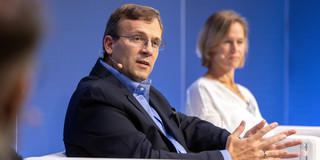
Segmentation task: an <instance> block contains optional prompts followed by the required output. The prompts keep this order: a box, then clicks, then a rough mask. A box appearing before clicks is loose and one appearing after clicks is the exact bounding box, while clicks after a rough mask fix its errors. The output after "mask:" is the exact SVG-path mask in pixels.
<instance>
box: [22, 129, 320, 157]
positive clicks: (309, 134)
mask: <svg viewBox="0 0 320 160" xmlns="http://www.w3.org/2000/svg"><path fill="white" fill-rule="evenodd" d="M288 129H296V130H297V134H296V135H293V136H290V137H288V138H287V140H293V139H302V140H303V143H304V144H306V145H307V152H306V153H307V156H308V160H320V127H308V126H278V127H277V128H276V129H275V130H274V132H275V133H279V132H282V131H286V130H288ZM288 151H289V152H299V151H300V146H295V147H291V148H289V149H288ZM24 160H125V159H116V158H71V157H66V156H65V154H64V152H58V153H54V154H50V155H46V156H42V157H29V158H25V159H24ZM135 160H139V159H135ZM290 160H299V158H295V159H290Z"/></svg>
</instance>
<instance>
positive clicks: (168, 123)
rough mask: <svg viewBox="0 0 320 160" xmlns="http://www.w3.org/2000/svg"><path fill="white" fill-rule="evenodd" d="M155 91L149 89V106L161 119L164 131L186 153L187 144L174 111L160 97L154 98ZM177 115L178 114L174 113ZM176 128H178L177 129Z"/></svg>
mask: <svg viewBox="0 0 320 160" xmlns="http://www.w3.org/2000/svg"><path fill="white" fill-rule="evenodd" d="M155 94H156V89H154V88H153V87H152V88H151V89H150V105H151V106H152V107H153V108H154V109H155V110H156V111H157V113H158V114H159V116H160V117H161V119H162V122H163V124H164V126H165V129H166V130H167V132H168V129H169V130H170V132H171V133H172V135H173V136H174V138H175V139H176V140H177V141H178V142H179V143H180V144H181V145H182V146H183V147H184V148H185V150H186V151H187V152H188V147H187V144H186V142H185V140H184V136H183V133H182V131H181V128H180V126H179V125H180V122H178V119H177V118H178V117H176V115H175V113H174V111H173V110H172V108H171V106H170V104H169V102H168V101H167V100H166V99H165V98H164V97H163V96H162V95H161V97H159V96H155ZM176 114H178V113H176ZM177 126H178V127H177Z"/></svg>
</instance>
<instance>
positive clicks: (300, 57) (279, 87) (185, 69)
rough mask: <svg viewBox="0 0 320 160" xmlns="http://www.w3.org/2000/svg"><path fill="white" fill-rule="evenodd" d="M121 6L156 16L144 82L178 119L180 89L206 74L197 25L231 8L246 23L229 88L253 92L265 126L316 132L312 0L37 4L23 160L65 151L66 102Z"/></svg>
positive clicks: (63, 0) (318, 33) (21, 138)
mask: <svg viewBox="0 0 320 160" xmlns="http://www.w3.org/2000/svg"><path fill="white" fill-rule="evenodd" d="M125 3H135V4H141V5H147V6H151V7H154V8H156V9H157V10H159V11H160V13H161V17H162V21H163V25H164V37H163V41H165V42H166V43H167V47H166V49H165V50H164V51H162V52H160V53H159V57H158V60H157V62H156V66H155V68H154V71H153V72H152V74H151V79H152V80H153V81H152V84H153V85H154V86H155V87H156V88H157V89H159V90H160V91H161V92H162V93H163V94H164V95H165V96H166V97H167V99H168V100H169V102H170V103H171V104H172V106H174V107H176V108H177V109H178V110H179V111H182V112H184V105H185V91H186V88H187V87H188V86H189V85H190V84H191V83H192V82H193V81H195V80H196V79H197V78H198V77H200V76H202V75H203V74H204V72H205V71H206V70H205V68H203V67H201V66H200V59H199V58H198V57H197V55H196V42H197V39H198V35H199V32H200V30H201V28H202V26H203V25H204V23H205V21H206V19H207V18H208V17H209V16H210V15H211V14H212V13H213V12H216V11H218V10H222V9H232V10H235V11H236V12H238V13H240V14H241V15H242V16H244V17H246V19H247V20H248V22H249V53H248V56H247V59H246V64H245V66H244V68H242V69H239V70H237V71H236V82H238V83H240V84H242V85H244V86H246V87H247V88H249V89H250V90H251V91H252V93H253V94H254V95H255V96H256V99H257V101H258V104H259V106H260V110H261V113H262V115H263V117H264V118H265V119H266V120H267V121H268V122H272V121H277V122H279V123H280V124H286V125H320V117H319V116H317V115H318V114H319V113H320V107H318V106H319V103H320V102H319V101H318V99H320V96H319V94H318V90H319V89H320V85H319V83H318V81H319V80H320V73H319V72H320V71H319V67H320V64H319V63H317V61H318V58H319V57H320V54H318V53H319V51H320V49H319V45H318V37H320V30H319V29H317V28H318V26H319V24H320V19H319V18H315V17H319V15H320V10H319V7H318V6H319V4H320V2H317V1H316V0H308V1H299V0H290V1H289V0H259V1H253V0H237V1H234V0H224V1H219V0H175V1H172V0H161V1H158V0H136V1H133V0H91V1H88V0H54V1H53V0H52V1H44V11H45V14H44V15H45V20H46V23H45V24H46V26H47V27H46V34H45V35H44V38H43V41H42V42H41V44H40V48H39V56H38V57H37V58H38V59H37V63H36V69H35V73H34V75H35V78H34V83H32V87H31V88H32V89H31V91H30V92H29V100H28V101H27V103H26V106H25V108H24V110H23V112H22V114H21V117H20V118H19V121H18V129H17V137H18V140H17V149H18V152H19V153H20V154H21V155H22V156H23V157H29V156H41V155H44V154H50V153H54V152H59V151H63V150H64V145H63V136H62V135H63V123H64V116H65V112H66V109H67V105H68V102H69V98H70V97H71V95H72V93H73V91H74V90H75V88H76V85H77V83H78V82H79V80H80V79H81V78H82V77H84V76H86V75H88V74H89V72H90V70H91V68H92V67H93V65H94V63H95V61H96V59H97V58H98V56H99V49H101V48H102V36H103V33H104V29H105V24H106V22H107V20H108V18H109V15H110V14H111V13H112V12H113V11H114V10H115V9H116V8H118V7H119V6H120V5H122V4H125ZM316 7H317V8H316Z"/></svg>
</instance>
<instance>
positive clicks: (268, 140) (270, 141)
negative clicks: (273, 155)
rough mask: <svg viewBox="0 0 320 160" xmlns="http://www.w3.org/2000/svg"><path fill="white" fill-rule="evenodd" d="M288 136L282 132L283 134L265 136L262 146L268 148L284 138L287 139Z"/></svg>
mask: <svg viewBox="0 0 320 160" xmlns="http://www.w3.org/2000/svg"><path fill="white" fill-rule="evenodd" d="M286 138H287V136H286V135H285V134H281V135H275V136H272V137H269V138H265V139H264V140H263V141H261V144H260V147H262V148H268V147H269V146H270V145H272V144H274V143H276V142H279V141H282V140H284V139H286Z"/></svg>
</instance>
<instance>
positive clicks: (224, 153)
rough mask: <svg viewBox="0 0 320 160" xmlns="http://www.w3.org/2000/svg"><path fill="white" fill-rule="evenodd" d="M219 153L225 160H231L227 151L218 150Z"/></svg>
mask: <svg viewBox="0 0 320 160" xmlns="http://www.w3.org/2000/svg"><path fill="white" fill-rule="evenodd" d="M220 152H221V154H222V156H223V158H224V159H225V160H232V159H231V156H230V153H229V151H228V150H220Z"/></svg>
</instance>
